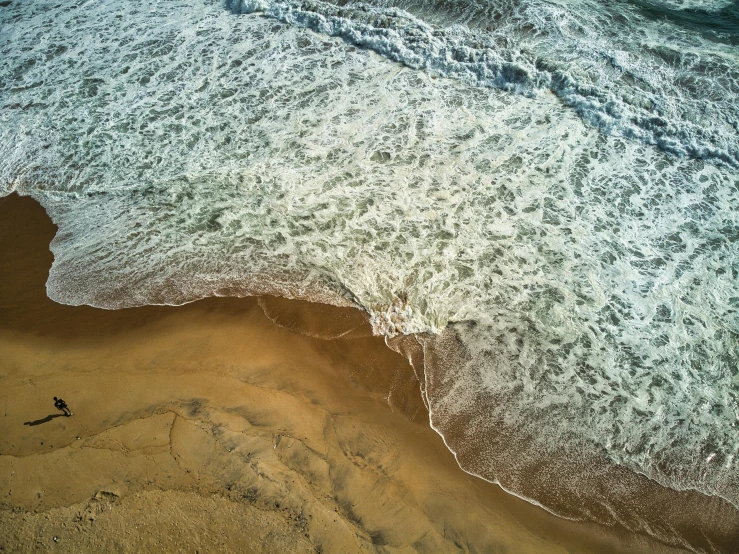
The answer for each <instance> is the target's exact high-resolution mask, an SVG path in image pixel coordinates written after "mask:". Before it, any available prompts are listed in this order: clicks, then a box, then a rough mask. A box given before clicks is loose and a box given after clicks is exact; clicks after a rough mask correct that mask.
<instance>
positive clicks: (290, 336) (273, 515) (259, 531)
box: [0, 196, 678, 553]
mask: <svg viewBox="0 0 739 554" xmlns="http://www.w3.org/2000/svg"><path fill="white" fill-rule="evenodd" d="M54 232H55V227H54V226H53V225H52V224H51V222H50V221H49V220H48V218H47V217H46V215H45V213H44V212H43V210H42V209H41V208H40V207H39V206H38V205H37V204H35V203H34V202H33V201H31V200H30V199H27V198H19V197H17V196H12V197H10V198H8V199H5V200H0V266H1V267H0V279H1V280H2V283H1V284H0V410H1V411H0V414H1V415H2V417H1V418H0V551H5V552H35V551H46V550H54V551H59V552H106V551H116V552H198V551H199V552H214V551H215V552H316V551H319V552H347V553H353V552H460V551H461V552H466V551H469V552H503V551H506V552H517V553H525V552H598V553H606V552H678V551H677V550H674V549H670V548H668V547H665V546H663V545H661V544H659V543H657V542H655V541H652V540H650V539H648V538H647V537H643V536H640V535H634V534H630V533H627V532H624V531H622V530H619V529H609V528H604V527H600V526H596V525H590V524H582V523H574V522H569V521H565V520H562V519H559V518H556V517H554V516H552V515H551V514H548V513H547V512H545V511H544V510H541V509H539V508H537V507H535V506H533V505H530V504H528V503H526V502H524V501H521V500H519V499H517V498H515V497H512V496H510V495H508V494H507V493H505V492H503V491H502V490H501V489H500V488H499V487H497V486H495V485H492V484H490V483H486V482H484V481H482V480H480V479H477V478H474V477H471V476H469V475H467V474H465V473H464V472H462V471H461V470H460V469H459V468H458V466H457V465H456V462H455V460H454V458H453V456H452V455H451V453H450V452H449V451H448V450H447V449H446V448H445V447H444V444H443V442H442V440H441V438H440V437H439V436H438V435H437V434H436V433H435V432H434V431H433V430H431V429H430V428H429V426H428V415H427V413H426V411H425V408H424V405H423V403H422V401H421V396H420V394H419V385H418V382H417V381H416V380H415V377H414V373H413V370H412V368H411V367H410V365H409V364H408V363H407V361H406V360H405V359H404V358H403V357H402V356H400V355H398V354H396V353H395V352H393V351H391V350H390V349H388V348H387V347H386V345H385V344H384V342H383V340H382V339H380V338H377V337H372V336H371V331H370V328H369V325H368V324H367V321H366V319H365V317H364V315H363V314H362V313H360V312H359V311H356V310H352V309H345V308H341V309H340V308H334V307H329V306H320V305H312V304H307V303H304V302H295V301H286V300H281V299H274V298H246V299H225V298H216V299H207V300H203V301H199V302H195V303H192V304H189V305H186V306H181V307H144V308H135V309H128V310H121V311H114V312H111V311H104V310H98V309H93V308H88V307H69V306H61V305H58V304H55V303H53V302H51V301H50V300H49V299H48V298H47V297H46V295H45V288H44V282H45V279H46V275H47V273H48V268H49V266H50V264H51V261H52V258H51V254H50V252H49V251H48V243H49V241H50V240H51V238H52V237H53V235H54ZM265 314H266V315H265ZM276 323H277V324H276ZM53 396H61V397H62V398H64V399H65V400H66V401H67V402H68V403H69V406H70V408H71V409H72V411H73V412H74V416H72V417H70V418H66V417H63V416H60V415H59V413H58V412H56V410H55V409H54V407H53V401H52V397H53Z"/></svg>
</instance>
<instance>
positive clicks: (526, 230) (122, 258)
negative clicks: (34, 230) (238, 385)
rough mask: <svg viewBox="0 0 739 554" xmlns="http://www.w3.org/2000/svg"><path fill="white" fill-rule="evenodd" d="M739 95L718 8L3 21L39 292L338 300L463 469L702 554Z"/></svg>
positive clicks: (32, 15) (349, 6) (737, 48)
mask: <svg viewBox="0 0 739 554" xmlns="http://www.w3.org/2000/svg"><path fill="white" fill-rule="evenodd" d="M738 99H739V7H738V6H737V4H736V2H727V1H724V0H719V1H697V0H696V1H687V0H686V1H682V2H681V1H678V0H674V1H662V2H657V1H646V0H644V1H641V0H639V1H636V0H635V1H628V2H627V1H623V2H597V1H594V0H567V1H565V0H557V1H551V2H545V1H541V0H527V1H524V2H509V1H507V0H502V1H501V0H480V1H467V2H462V1H460V0H457V1H456V2H446V3H439V4H434V3H424V2H420V1H412V0H409V1H396V2H391V1H389V0H388V1H386V0H379V1H377V2H373V3H371V4H367V3H351V2H350V3H343V2H341V3H339V4H331V3H325V2H318V1H297V0H285V1H282V0H274V1H271V0H229V1H227V2H222V1H220V0H193V1H189V2H184V1H162V2H157V3H154V4H150V3H147V2H143V1H129V2H117V1H103V0H71V1H68V2H51V1H46V0H26V1H19V0H3V1H2V2H0V195H8V194H10V193H12V192H14V191H15V192H18V193H20V194H23V195H30V196H32V197H33V198H35V199H36V200H38V201H39V202H40V203H41V204H42V205H43V206H44V208H45V209H46V210H47V212H48V213H49V215H50V216H51V218H52V219H53V221H54V223H56V224H57V225H58V226H59V231H58V233H57V236H56V237H55V239H54V241H53V242H52V244H51V249H52V251H53V253H54V264H53V266H52V268H51V272H50V275H49V280H48V283H47V292H48V294H49V296H50V297H51V298H52V299H54V300H56V301H58V302H62V303H66V304H73V305H79V304H89V305H92V306H98V307H101V308H108V309H118V308H124V307H129V306H138V305H144V304H182V303H185V302H190V301H193V300H196V299H199V298H203V297H207V296H214V295H220V296H229V295H231V296H244V295H254V294H275V295H282V296H287V297H291V298H303V299H308V300H313V301H319V302H324V303H330V304H336V305H348V306H349V305H350V306H357V307H360V308H362V309H364V310H366V311H367V313H368V314H369V316H370V319H371V322H372V324H373V327H374V330H375V332H376V333H377V334H379V335H384V336H385V337H386V340H387V342H388V344H389V345H390V346H391V347H393V348H396V349H397V350H399V351H401V352H402V353H404V354H406V355H407V356H408V357H409V358H410V359H411V361H412V362H413V363H414V367H415V368H416V371H417V374H418V375H419V378H420V381H421V389H422V394H423V395H424V401H425V402H426V404H427V406H428V408H429V414H430V424H431V425H432V426H433V427H434V429H436V430H437V431H438V432H439V433H440V434H441V435H442V437H443V438H444V440H445V442H446V444H447V446H448V447H449V448H450V450H452V451H453V452H454V453H455V455H456V456H457V459H458V462H459V464H460V466H461V467H462V468H463V469H464V470H465V471H468V472H470V473H473V474H475V475H479V476H481V477H482V478H484V479H487V480H489V481H494V482H498V483H500V484H501V485H502V486H503V487H504V488H505V489H506V490H508V491H510V492H511V493H513V494H517V495H519V496H521V497H523V498H526V499H527V500H529V501H531V502H534V503H537V504H539V505H541V506H543V507H544V508H546V509H548V510H550V511H552V512H554V513H556V514H558V515H561V516H563V517H568V518H572V519H585V520H594V521H597V522H600V523H606V524H613V523H620V524H623V525H625V526H626V527H628V528H629V529H632V530H635V531H641V532H647V533H650V534H652V535H654V536H656V537H658V538H660V539H661V540H664V541H666V542H669V543H672V544H676V545H680V546H683V547H686V548H690V549H692V550H695V551H711V550H712V548H714V547H715V545H713V546H712V545H711V541H710V540H709V541H708V542H706V541H705V540H704V539H703V538H700V537H698V538H696V532H695V530H688V531H686V530H685V529H684V528H683V527H684V526H683V523H681V522H683V520H689V521H692V522H693V524H694V525H696V526H697V527H698V529H700V531H701V532H703V533H705V534H706V535H708V536H721V537H724V542H723V543H721V541H718V542H716V544H731V540H732V538H733V539H736V540H737V542H735V543H734V544H737V543H739V535H737V529H739V516H737V513H738V512H737V510H739V465H738V464H739V460H738V459H737V458H739V435H738V433H737V431H738V430H739V315H738V314H739V286H738V285H739V102H738V101H737V100H738ZM419 360H420V361H419ZM671 494H673V496H670V495H671ZM682 494H692V496H680V495H682ZM675 495H677V496H675ZM674 498H689V499H690V503H688V504H683V505H680V506H671V505H670V503H671V502H672V501H671V500H670V499H674ZM686 502H687V501H686ZM681 514H682V515H681ZM681 518H682V519H681ZM726 537H728V539H727V538H726ZM716 548H718V550H722V548H721V547H720V546H719V547H716ZM723 550H726V549H725V548H724V549H723Z"/></svg>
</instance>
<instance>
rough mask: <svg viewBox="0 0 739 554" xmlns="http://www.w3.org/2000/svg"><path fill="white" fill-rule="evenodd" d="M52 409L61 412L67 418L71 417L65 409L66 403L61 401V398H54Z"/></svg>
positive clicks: (69, 412)
mask: <svg viewBox="0 0 739 554" xmlns="http://www.w3.org/2000/svg"><path fill="white" fill-rule="evenodd" d="M54 407H55V408H56V409H57V410H61V411H62V412H64V415H65V416H67V417H69V416H71V415H72V412H71V411H70V409H69V408H68V407H67V403H66V402H65V401H64V400H62V399H61V398H57V397H56V396H55V397H54Z"/></svg>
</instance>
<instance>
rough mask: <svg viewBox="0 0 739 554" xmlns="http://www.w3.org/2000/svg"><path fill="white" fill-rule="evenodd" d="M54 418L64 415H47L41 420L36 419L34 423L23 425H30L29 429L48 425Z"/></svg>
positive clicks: (29, 422) (27, 422)
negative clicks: (44, 424)
mask: <svg viewBox="0 0 739 554" xmlns="http://www.w3.org/2000/svg"><path fill="white" fill-rule="evenodd" d="M55 417H64V414H49V415H47V416H46V417H45V418H43V419H37V420H36V421H26V422H25V423H24V424H23V425H30V426H31V427H33V426H35V425H41V424H42V423H48V422H49V421H51V420H52V419H54V418H55Z"/></svg>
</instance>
